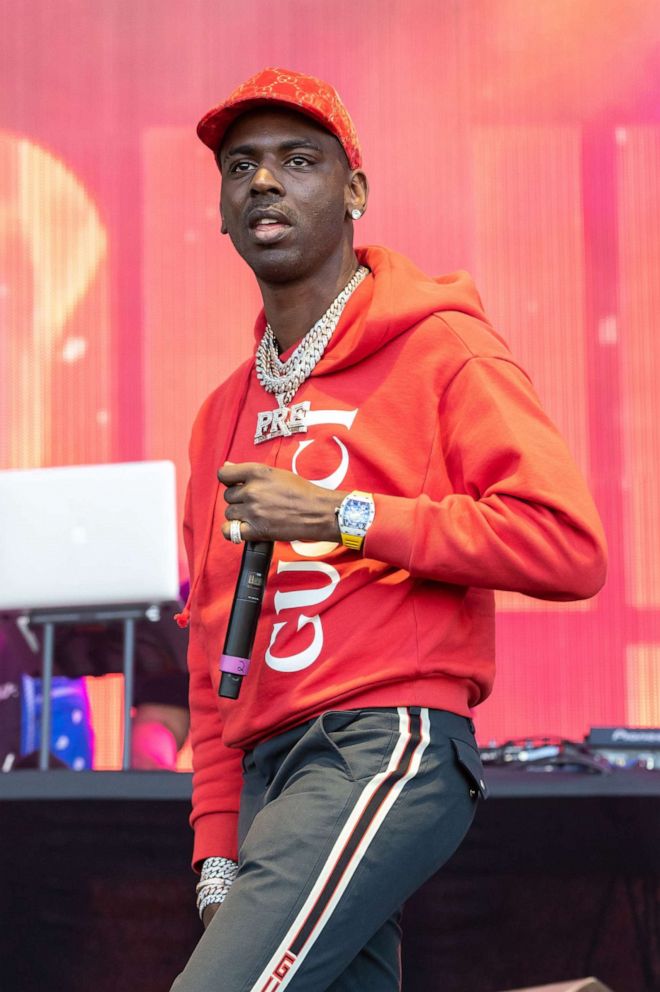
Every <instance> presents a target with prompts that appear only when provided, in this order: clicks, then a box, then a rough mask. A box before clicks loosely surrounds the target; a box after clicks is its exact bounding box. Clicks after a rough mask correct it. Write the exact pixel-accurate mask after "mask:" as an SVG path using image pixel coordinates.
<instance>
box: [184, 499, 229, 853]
mask: <svg viewBox="0 0 660 992" xmlns="http://www.w3.org/2000/svg"><path fill="white" fill-rule="evenodd" d="M191 492H192V489H191V484H190V483H189V484H188V490H187V493H186V506H185V513H184V522H183V537H184V543H185V546H186V554H187V556H188V565H189V568H190V587H191V589H192V588H193V585H194V580H195V575H194V561H195V556H194V545H193V540H194V528H193V524H192V498H191ZM199 637H200V631H199V628H198V625H197V622H196V620H195V617H194V614H193V616H192V618H191V623H190V644H189V649H188V669H189V671H190V692H189V696H190V740H191V743H192V753H193V793H192V812H191V814H190V825H191V827H192V828H193V830H194V833H195V840H194V848H193V858H192V864H193V868H194V869H195V871H199V870H200V868H201V864H202V862H203V861H204V859H205V858H209V857H223V858H231V859H232V860H233V861H237V860H238V805H239V797H240V790H241V785H242V766H241V758H242V752H240V751H237V750H236V749H232V748H228V747H226V746H225V745H224V744H223V743H222V722H221V720H220V713H219V711H218V706H217V702H216V697H215V692H214V689H213V684H212V682H211V676H210V674H209V669H208V663H207V660H206V655H205V652H204V651H202V650H200V646H199V644H198V639H199Z"/></svg>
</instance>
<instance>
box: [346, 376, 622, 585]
mask: <svg viewBox="0 0 660 992" xmlns="http://www.w3.org/2000/svg"><path fill="white" fill-rule="evenodd" d="M434 456H435V457H436V458H442V459H444V463H445V468H446V471H447V474H448V476H449V479H450V482H451V485H452V488H453V490H454V492H453V493H451V494H450V495H447V496H445V497H444V498H441V499H439V500H434V499H433V498H431V497H429V496H428V495H425V494H423V493H422V494H421V495H419V496H418V497H417V498H414V499H408V498H402V497H398V496H387V495H375V503H376V516H375V519H374V523H373V525H372V527H371V528H370V530H369V532H368V535H367V539H366V541H365V555H366V556H367V557H369V558H375V559H377V560H380V561H384V562H386V563H388V564H391V565H394V566H396V567H398V568H403V569H406V570H407V571H409V572H410V573H411V574H412V575H414V576H417V577H421V578H429V579H434V580H436V581H439V582H447V583H451V584H455V585H461V586H477V587H482V588H490V589H506V590H513V591H516V592H521V593H526V594H527V595H529V596H536V597H538V598H540V599H551V600H572V599H586V598H588V597H590V596H593V595H595V593H596V592H598V590H599V589H600V587H601V586H602V584H603V582H604V579H605V571H606V549H605V537H604V534H603V530H602V526H601V523H600V520H599V517H598V513H597V511H596V508H595V506H594V503H593V501H592V499H591V496H590V495H589V492H588V490H587V487H586V484H585V482H584V480H583V479H582V476H581V474H580V472H579V470H578V469H577V467H576V465H575V463H574V461H573V459H572V457H571V455H570V453H569V451H568V449H567V447H566V445H565V443H564V441H563V440H562V438H561V437H560V435H559V433H558V431H557V429H556V428H555V427H554V425H553V424H552V423H551V421H550V420H549V418H548V417H547V415H546V414H545V413H544V411H543V409H542V407H541V404H540V402H539V400H538V398H537V396H536V393H535V392H534V389H533V388H532V386H531V384H530V382H529V380H528V379H527V377H526V376H525V375H524V373H523V372H522V371H521V370H520V369H519V368H518V367H517V366H516V365H515V364H514V363H513V362H512V361H510V360H508V359H505V358H480V357H473V358H470V359H469V360H468V361H467V362H465V364H464V365H463V366H462V368H461V369H460V371H459V372H458V373H457V374H456V375H455V376H454V378H453V379H452V380H451V382H450V383H449V385H448V386H447V388H446V390H445V392H444V394H443V396H442V399H441V403H440V407H439V429H438V438H437V443H436V445H435V446H434ZM432 476H433V466H431V468H430V470H429V478H431V477H432ZM425 488H427V489H431V488H432V487H430V486H427V487H425Z"/></svg>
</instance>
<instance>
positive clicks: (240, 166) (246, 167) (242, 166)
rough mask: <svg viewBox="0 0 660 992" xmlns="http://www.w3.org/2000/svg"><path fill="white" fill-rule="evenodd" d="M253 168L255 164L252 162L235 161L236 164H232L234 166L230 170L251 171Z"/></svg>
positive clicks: (233, 171)
mask: <svg viewBox="0 0 660 992" xmlns="http://www.w3.org/2000/svg"><path fill="white" fill-rule="evenodd" d="M253 168H254V166H253V164H252V162H234V164H233V165H232V167H231V169H230V170H229V171H230V172H231V173H236V172H249V171H250V169H253Z"/></svg>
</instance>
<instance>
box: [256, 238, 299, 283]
mask: <svg viewBox="0 0 660 992" xmlns="http://www.w3.org/2000/svg"><path fill="white" fill-rule="evenodd" d="M243 260H244V261H245V262H246V263H247V264H248V265H249V266H250V268H251V269H252V271H253V272H254V274H255V276H256V277H257V279H258V280H259V281H260V282H267V283H275V284H281V283H287V282H296V281H297V280H298V279H301V278H302V277H303V276H304V275H305V274H306V272H307V268H308V266H306V265H305V263H304V259H303V258H302V257H301V256H300V254H299V253H298V252H295V251H291V249H288V250H287V249H286V248H284V247H283V246H282V247H280V246H279V245H277V244H275V245H269V246H267V247H266V246H264V247H263V248H260V249H259V250H258V251H254V250H252V251H249V252H246V253H245V254H244V255H243Z"/></svg>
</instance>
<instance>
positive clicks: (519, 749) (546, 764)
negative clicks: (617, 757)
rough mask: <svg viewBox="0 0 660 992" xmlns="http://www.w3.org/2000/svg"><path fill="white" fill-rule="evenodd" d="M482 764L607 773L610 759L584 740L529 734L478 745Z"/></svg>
mask: <svg viewBox="0 0 660 992" xmlns="http://www.w3.org/2000/svg"><path fill="white" fill-rule="evenodd" d="M480 753H481V760H482V762H483V763H484V765H486V766H488V765H490V766H491V767H492V766H502V765H506V766H507V767H509V768H518V769H520V770H521V771H528V772H553V771H564V772H566V771H575V772H591V773H600V774H607V773H608V772H610V771H611V767H610V764H609V762H608V761H607V760H606V759H605V758H603V757H601V755H599V754H594V753H593V752H592V750H591V748H590V747H588V746H587V745H586V744H580V743H578V742H576V741H568V740H564V739H563V738H561V737H531V738H524V739H522V738H518V739H515V740H510V741H505V742H504V743H503V744H493V745H490V746H489V747H483V748H480Z"/></svg>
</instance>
